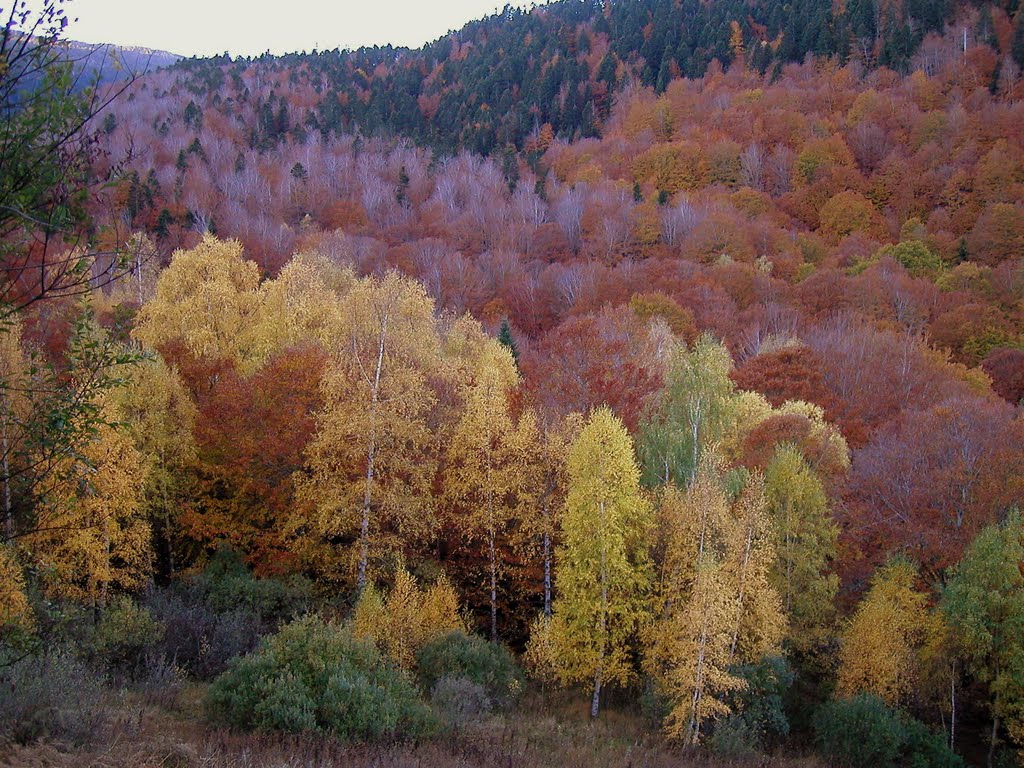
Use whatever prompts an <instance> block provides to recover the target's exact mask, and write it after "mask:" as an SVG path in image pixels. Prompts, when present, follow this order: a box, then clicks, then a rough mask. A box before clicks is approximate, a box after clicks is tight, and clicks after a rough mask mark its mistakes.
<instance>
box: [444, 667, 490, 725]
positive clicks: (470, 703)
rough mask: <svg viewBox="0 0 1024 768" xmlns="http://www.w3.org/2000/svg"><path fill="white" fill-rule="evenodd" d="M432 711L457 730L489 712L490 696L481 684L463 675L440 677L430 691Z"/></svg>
mask: <svg viewBox="0 0 1024 768" xmlns="http://www.w3.org/2000/svg"><path fill="white" fill-rule="evenodd" d="M430 703H431V704H433V705H434V711H435V712H437V714H438V715H439V716H440V717H441V719H442V720H443V721H444V723H445V725H446V726H447V727H449V728H452V729H455V730H459V729H461V728H463V727H465V726H466V725H468V724H469V723H472V722H475V721H477V720H480V719H482V718H484V717H486V716H487V715H488V714H490V712H491V709H492V707H493V702H492V701H491V697H490V696H488V695H487V691H485V690H484V687H483V686H482V685H479V684H477V683H474V682H473V681H472V680H467V679H466V678H464V677H442V678H441V679H440V680H438V681H437V685H435V686H434V689H433V691H431V693H430Z"/></svg>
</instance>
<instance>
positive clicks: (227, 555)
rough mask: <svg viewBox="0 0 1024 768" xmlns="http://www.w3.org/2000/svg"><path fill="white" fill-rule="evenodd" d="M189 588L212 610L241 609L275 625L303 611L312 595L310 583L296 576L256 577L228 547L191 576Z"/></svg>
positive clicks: (220, 550) (222, 548) (221, 549)
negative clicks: (200, 570)
mask: <svg viewBox="0 0 1024 768" xmlns="http://www.w3.org/2000/svg"><path fill="white" fill-rule="evenodd" d="M192 587H193V588H194V589H195V590H196V591H197V592H199V594H200V595H201V597H202V599H203V601H204V602H205V603H206V605H207V606H209V607H210V608H211V609H212V610H214V611H217V612H220V613H223V612H228V611H237V610H244V611H246V612H248V613H251V614H254V615H256V616H258V617H259V618H260V619H261V620H262V621H265V622H271V623H274V624H276V623H278V622H281V621H287V620H290V619H292V618H294V617H295V616H298V615H300V614H302V613H303V612H305V611H306V610H307V609H308V607H309V602H310V595H311V593H312V585H311V584H310V582H309V581H308V580H307V579H304V578H302V577H299V576H293V577H289V578H287V579H283V580H282V579H260V578H256V577H255V576H253V574H252V572H251V571H250V570H249V568H248V567H247V566H246V564H245V563H244V562H243V560H242V558H241V556H240V555H239V554H238V553H237V552H235V550H233V549H231V548H229V547H221V548H220V549H218V550H217V553H216V554H215V555H214V556H213V558H211V560H210V562H209V563H208V564H207V566H206V568H204V569H203V572H202V573H200V574H199V575H197V576H194V577H192Z"/></svg>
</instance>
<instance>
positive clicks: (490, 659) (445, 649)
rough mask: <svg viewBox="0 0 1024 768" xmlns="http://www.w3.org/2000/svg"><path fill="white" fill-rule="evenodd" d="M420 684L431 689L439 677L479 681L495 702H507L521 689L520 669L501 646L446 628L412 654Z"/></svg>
mask: <svg viewBox="0 0 1024 768" xmlns="http://www.w3.org/2000/svg"><path fill="white" fill-rule="evenodd" d="M416 662H417V664H418V674H419V680H420V684H421V685H422V686H423V689H424V690H426V691H433V690H434V688H435V686H436V685H437V684H438V682H439V681H440V680H442V679H443V678H463V679H465V680H469V681H470V682H472V683H475V684H477V685H479V686H480V687H481V688H483V690H484V691H485V692H486V693H487V695H488V697H490V699H491V700H492V701H493V702H494V703H495V704H497V705H498V706H507V705H508V704H510V703H511V702H512V701H513V700H514V699H515V697H516V696H518V695H519V692H520V691H521V690H522V689H523V673H522V670H520V669H519V667H518V666H517V665H516V663H515V661H513V659H512V656H511V655H510V654H509V652H508V651H507V650H506V649H505V647H504V646H501V645H497V644H496V643H489V642H487V641H486V640H484V639H483V638H481V637H477V636H476V635H467V634H465V633H464V632H450V633H448V634H447V635H444V636H442V637H439V638H436V639H435V640H433V641H431V642H429V643H427V644H426V645H425V646H423V648H421V649H420V651H419V653H418V654H416Z"/></svg>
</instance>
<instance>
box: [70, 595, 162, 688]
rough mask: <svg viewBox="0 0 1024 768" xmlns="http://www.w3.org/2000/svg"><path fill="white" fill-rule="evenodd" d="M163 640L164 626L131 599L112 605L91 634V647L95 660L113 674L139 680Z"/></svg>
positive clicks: (104, 612) (115, 602) (116, 600)
mask: <svg viewBox="0 0 1024 768" xmlns="http://www.w3.org/2000/svg"><path fill="white" fill-rule="evenodd" d="M163 637H164V625H163V624H161V623H160V622H159V621H157V620H156V619H154V618H153V616H152V614H151V613H150V612H149V611H148V610H147V609H146V608H144V607H142V606H139V605H136V604H135V603H134V602H133V601H132V600H131V598H129V597H125V596H120V597H117V598H115V599H114V600H113V601H111V603H110V605H108V606H107V607H106V608H105V609H104V611H103V613H102V614H101V616H100V620H99V622H98V623H97V624H96V627H95V629H94V630H93V632H92V636H91V638H90V642H89V646H90V649H89V650H91V652H92V654H93V655H94V657H95V658H96V660H97V661H98V662H100V663H102V664H103V665H105V666H106V667H107V668H108V669H109V670H110V671H111V672H114V673H123V674H127V675H129V676H130V677H131V678H132V679H134V678H136V677H137V676H138V675H139V673H140V672H141V671H142V669H143V667H144V666H145V664H144V660H145V659H146V657H147V656H148V655H150V654H151V653H152V651H153V649H154V648H155V647H156V644H157V643H159V642H160V640H162V639H163Z"/></svg>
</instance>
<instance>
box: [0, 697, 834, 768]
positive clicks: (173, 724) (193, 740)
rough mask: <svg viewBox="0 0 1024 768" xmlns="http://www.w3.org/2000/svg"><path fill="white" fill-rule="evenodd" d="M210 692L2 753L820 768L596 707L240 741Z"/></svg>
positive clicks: (142, 764)
mask: <svg viewBox="0 0 1024 768" xmlns="http://www.w3.org/2000/svg"><path fill="white" fill-rule="evenodd" d="M200 700H201V689H198V688H196V687H192V688H189V689H186V690H185V691H184V692H183V693H182V695H181V696H180V697H179V699H178V701H177V703H176V705H175V706H174V708H172V709H164V708H160V707H155V706H152V705H150V704H146V703H145V702H144V701H142V700H141V699H132V698H125V699H120V700H118V701H116V702H113V703H112V708H113V711H112V715H113V717H112V718H111V724H110V726H109V727H108V729H107V731H106V732H105V733H103V734H100V735H98V738H97V740H96V742H95V743H94V744H93V745H92V746H91V747H88V748H77V749H65V748H63V747H62V746H61V745H58V744H35V745H31V746H27V747H13V748H9V749H7V750H6V751H2V750H0V766H4V767H5V768H6V767H7V766H10V768H44V766H45V767H46V768H72V766H74V767H77V766H84V767H88V768H575V767H576V766H588V767H592V768H670V767H671V768H721V767H724V766H749V767H751V768H752V767H753V766H768V765H772V766H785V767H786V768H820V766H821V763H820V762H817V761H816V760H814V759H811V758H777V757H772V758H767V757H765V758H761V759H759V760H755V761H747V762H743V763H730V762H727V761H721V760H718V759H715V758H711V757H708V756H706V755H703V754H699V753H690V754H687V753H681V752H679V751H676V750H672V749H669V748H668V747H667V746H666V745H665V743H664V741H663V740H662V739H661V738H660V737H659V736H658V735H657V734H654V733H651V732H650V731H648V730H647V729H645V728H644V726H643V723H642V722H640V721H639V720H638V719H637V718H636V717H634V716H632V715H630V714H628V713H623V712H617V711H614V710H608V711H607V712H606V713H605V714H604V715H603V716H602V719H601V720H600V721H599V722H597V723H593V724H591V723H590V722H588V721H587V719H586V716H585V711H586V703H585V702H576V701H566V702H562V703H560V704H559V705H558V706H557V708H556V709H550V710H548V711H545V709H544V707H542V706H541V705H540V704H539V703H538V702H536V701H530V702H524V703H523V706H521V707H520V708H519V709H518V710H517V711H515V712H512V713H511V714H507V715H504V716H499V717H494V718H492V719H490V720H488V721H486V722H483V723H479V724H477V725H473V726H470V727H467V728H466V729H464V730H463V731H461V732H459V733H457V734H451V735H448V736H445V737H438V738H436V739H432V740H430V741H426V742H423V743H419V744H385V745H370V746H346V745H344V744H340V743H338V742H335V741H332V740H330V739H324V738H317V737H312V736H280V735H277V734H239V733H230V732H227V731H223V730H215V729H211V728H208V727H207V726H206V725H205V724H204V723H203V722H202V721H201V720H200V719H199V717H198V712H199V703H200Z"/></svg>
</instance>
